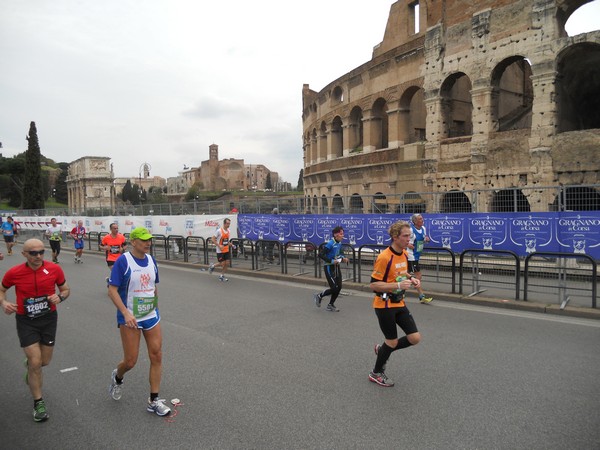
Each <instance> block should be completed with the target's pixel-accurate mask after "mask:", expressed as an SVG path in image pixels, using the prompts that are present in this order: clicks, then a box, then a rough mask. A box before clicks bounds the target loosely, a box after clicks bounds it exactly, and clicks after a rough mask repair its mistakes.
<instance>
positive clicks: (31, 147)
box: [23, 122, 44, 209]
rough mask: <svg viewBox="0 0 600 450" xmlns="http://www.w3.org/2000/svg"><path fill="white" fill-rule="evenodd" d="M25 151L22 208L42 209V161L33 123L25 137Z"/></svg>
mask: <svg viewBox="0 0 600 450" xmlns="http://www.w3.org/2000/svg"><path fill="white" fill-rule="evenodd" d="M27 142H28V144H27V151H26V152H25V178H24V180H23V208H24V209H42V208H44V193H43V189H42V159H41V154H40V144H39V141H38V135H37V129H36V127H35V122H31V124H30V125H29V135H28V136H27Z"/></svg>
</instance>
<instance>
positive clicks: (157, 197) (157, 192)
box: [148, 186, 167, 204]
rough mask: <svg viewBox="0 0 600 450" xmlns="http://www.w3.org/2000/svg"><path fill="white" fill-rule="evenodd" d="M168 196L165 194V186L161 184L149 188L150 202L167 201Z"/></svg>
mask: <svg viewBox="0 0 600 450" xmlns="http://www.w3.org/2000/svg"><path fill="white" fill-rule="evenodd" d="M166 202H167V198H166V197H165V196H164V195H163V188H161V187H160V186H150V187H149V188H148V203H150V204H155V203H166Z"/></svg>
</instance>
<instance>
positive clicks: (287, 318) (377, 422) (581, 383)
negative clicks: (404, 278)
mask: <svg viewBox="0 0 600 450" xmlns="http://www.w3.org/2000/svg"><path fill="white" fill-rule="evenodd" d="M62 256H63V257H62V265H63V267H64V269H65V272H66V275H67V280H68V282H69V284H70V285H71V288H72V294H71V297H70V298H69V299H68V300H67V301H66V302H64V303H62V304H61V305H60V307H59V329H58V335H57V344H56V348H55V352H54V358H53V361H52V363H51V364H50V365H49V366H48V367H46V368H45V369H44V398H45V400H46V403H47V406H48V410H49V414H50V419H49V420H48V421H47V422H44V423H34V422H33V419H32V406H33V403H32V400H31V396H30V394H29V390H28V388H27V386H26V385H25V383H24V382H23V373H24V368H23V364H22V363H23V353H22V350H21V349H20V348H19V344H18V339H17V336H16V331H15V324H14V322H15V319H14V317H13V316H5V315H4V314H2V315H1V317H0V342H1V344H0V368H1V369H0V370H1V372H0V374H1V379H2V383H1V387H0V392H1V398H2V401H3V403H2V407H1V408H0V448H2V449H36V448H45V449H74V448H94V449H109V448H110V449H142V448H143V449H148V448H150V449H152V448H165V447H168V448H182V449H196V448H202V449H204V448H206V449H220V448H223V449H280V448H286V449H364V448H381V449H388V448H410V449H436V448H440V449H441V448H444V449H446V448H456V449H484V448H485V449H496V448H498V449H501V448H506V449H564V448H569V449H591V448H599V447H600V400H599V399H600V351H598V342H600V321H598V320H590V319H586V318H573V317H559V316H553V315H549V314H539V313H532V312H526V311H517V310H504V309H496V308H487V307H481V306H476V305H465V304H460V303H453V302H444V301H434V303H432V304H431V305H420V304H418V303H416V301H415V300H413V299H410V300H409V308H410V309H411V311H412V313H413V315H414V317H415V320H416V322H417V325H418V326H419V329H420V331H421V333H422V336H423V340H422V342H421V344H419V345H417V346H415V347H412V348H409V349H406V350H401V351H398V352H395V353H394V354H392V357H391V358H390V361H389V362H388V368H387V373H388V375H389V377H390V378H392V379H393V380H394V381H395V382H396V386H394V387H392V388H382V387H379V386H377V385H375V384H373V383H370V382H369V381H368V378H367V375H368V373H369V371H370V370H371V369H372V367H373V364H374V362H375V355H374V353H373V345H374V344H375V343H380V342H381V341H382V335H381V332H380V330H379V327H378V325H377V321H376V317H375V315H374V313H373V310H372V308H371V296H370V295H369V294H368V293H366V292H361V291H357V290H351V289H344V293H345V294H348V295H344V296H342V297H340V298H339V300H338V302H337V304H338V306H339V308H340V309H341V311H340V312H339V313H330V312H326V311H325V308H324V306H323V307H321V308H316V307H315V305H314V303H313V302H312V294H313V292H315V291H316V289H315V287H314V286H313V285H309V284H303V281H302V280H300V279H296V280H292V281H280V280H279V281H278V280H274V279H268V278H258V277H252V276H244V275H240V274H231V275H230V276H229V278H230V281H229V282H228V283H221V282H219V281H218V280H217V273H215V274H214V275H212V276H211V275H209V274H208V272H206V271H201V270H200V269H199V268H198V267H177V266H172V265H167V264H162V265H160V277H161V280H160V281H161V282H160V284H159V297H160V300H159V306H160V310H161V314H162V322H161V323H162V327H163V335H164V343H163V353H164V361H163V364H164V373H163V381H162V388H161V397H163V398H166V399H167V400H171V399H173V398H179V399H180V400H181V402H182V403H183V404H182V405H181V406H179V407H177V408H176V414H174V416H173V417H171V418H169V419H165V418H160V417H158V416H156V415H154V414H151V413H148V412H147V411H146V407H145V405H146V399H147V397H148V381H147V379H148V367H149V363H148V357H147V354H146V351H145V346H144V345H143V343H142V347H141V351H140V358H139V361H138V365H137V366H136V367H135V368H134V369H133V370H132V371H131V372H129V373H128V374H127V375H126V377H125V385H124V392H123V398H122V399H121V400H120V401H118V402H117V401H114V400H112V399H111V398H110V397H109V395H108V384H109V378H110V374H111V371H112V369H113V368H114V367H115V365H116V363H117V362H118V361H119V359H120V358H121V356H122V350H121V344H120V339H119V335H118V330H117V328H116V325H115V317H114V316H115V308H114V306H113V305H112V303H111V302H110V300H109V299H108V297H107V295H106V285H105V283H104V277H105V276H106V274H107V269H106V266H105V264H104V262H103V259H102V257H101V256H99V255H87V256H86V258H85V263H84V264H80V265H79V264H78V265H76V264H74V263H73V262H72V256H71V254H70V253H67V252H64V253H63V255H62ZM22 260H23V259H22V256H21V255H20V254H17V255H15V256H12V257H10V258H6V259H5V260H4V261H3V262H1V263H0V270H2V272H4V271H5V270H6V268H7V267H10V265H12V264H16V263H17V262H21V261H22ZM324 285H325V280H323V284H322V286H323V287H324ZM9 299H14V290H11V291H9Z"/></svg>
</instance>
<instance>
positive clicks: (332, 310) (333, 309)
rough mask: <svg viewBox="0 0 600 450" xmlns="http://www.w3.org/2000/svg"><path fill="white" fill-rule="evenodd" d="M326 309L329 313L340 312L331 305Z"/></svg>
mask: <svg viewBox="0 0 600 450" xmlns="http://www.w3.org/2000/svg"><path fill="white" fill-rule="evenodd" d="M325 309H326V310H327V311H331V312H339V311H340V310H339V309H337V308H336V307H335V305H332V304H331V303H329V304H328V305H327V308H325Z"/></svg>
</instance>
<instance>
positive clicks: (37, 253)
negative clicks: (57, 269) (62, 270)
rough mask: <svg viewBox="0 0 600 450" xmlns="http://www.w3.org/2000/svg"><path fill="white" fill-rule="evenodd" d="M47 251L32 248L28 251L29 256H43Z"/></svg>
mask: <svg viewBox="0 0 600 450" xmlns="http://www.w3.org/2000/svg"><path fill="white" fill-rule="evenodd" d="M45 251H46V250H30V251H28V252H27V253H29V256H38V255H40V256H41V255H43V254H44V252H45Z"/></svg>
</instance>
